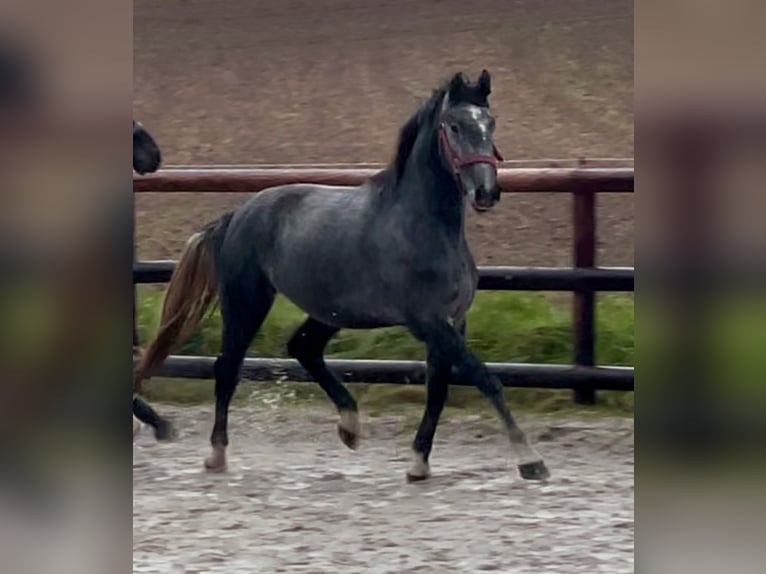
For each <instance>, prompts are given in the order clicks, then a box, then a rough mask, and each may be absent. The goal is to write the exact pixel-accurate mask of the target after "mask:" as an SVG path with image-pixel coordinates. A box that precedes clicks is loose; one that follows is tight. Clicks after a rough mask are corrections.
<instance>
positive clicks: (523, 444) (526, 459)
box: [508, 427, 543, 464]
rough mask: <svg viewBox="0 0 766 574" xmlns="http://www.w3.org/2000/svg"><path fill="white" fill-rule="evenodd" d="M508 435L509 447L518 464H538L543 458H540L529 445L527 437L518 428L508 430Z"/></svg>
mask: <svg viewBox="0 0 766 574" xmlns="http://www.w3.org/2000/svg"><path fill="white" fill-rule="evenodd" d="M508 435H509V437H510V439H511V447H512V448H513V450H514V451H515V453H516V456H517V457H518V460H519V464H527V463H530V462H540V461H542V460H543V457H541V456H540V453H538V452H537V451H536V450H535V448H534V447H533V446H532V445H531V444H529V441H528V440H527V435H526V434H524V432H523V431H522V430H521V429H520V428H519V427H514V428H513V429H511V430H509V432H508Z"/></svg>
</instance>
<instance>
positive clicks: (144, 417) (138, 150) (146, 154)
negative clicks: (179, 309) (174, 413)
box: [133, 120, 172, 440]
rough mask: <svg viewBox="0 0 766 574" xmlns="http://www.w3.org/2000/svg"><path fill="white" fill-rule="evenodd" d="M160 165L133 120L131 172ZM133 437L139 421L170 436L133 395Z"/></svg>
mask: <svg viewBox="0 0 766 574" xmlns="http://www.w3.org/2000/svg"><path fill="white" fill-rule="evenodd" d="M161 163H162V154H161V152H160V148H159V146H158V145H157V142H156V141H154V138H153V137H152V135H151V134H150V133H149V132H148V131H147V130H146V128H144V126H142V125H141V123H140V122H137V121H136V120H133V171H134V172H136V173H138V174H140V175H144V174H147V173H152V172H155V171H157V170H158V169H159V167H160V164H161ZM139 354H140V351H139V349H138V341H136V340H135V337H134V341H133V357H134V360H135V359H136V358H138V357H137V356H138V355H139ZM133 416H134V417H135V418H134V419H133V436H135V435H136V433H137V432H138V431H139V430H140V425H139V424H138V423H137V421H136V419H138V420H139V421H141V422H143V423H146V424H148V425H150V426H151V427H152V428H153V429H154V436H155V437H157V440H167V439H169V438H171V436H172V428H171V425H170V423H169V422H168V421H167V420H166V419H164V418H163V417H161V416H160V415H159V414H158V413H157V411H155V410H154V409H153V408H152V407H151V406H149V404H148V403H147V402H146V401H145V400H143V399H142V398H141V397H139V396H137V395H135V394H134V395H133Z"/></svg>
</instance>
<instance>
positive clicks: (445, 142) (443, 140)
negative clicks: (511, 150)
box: [439, 124, 503, 175]
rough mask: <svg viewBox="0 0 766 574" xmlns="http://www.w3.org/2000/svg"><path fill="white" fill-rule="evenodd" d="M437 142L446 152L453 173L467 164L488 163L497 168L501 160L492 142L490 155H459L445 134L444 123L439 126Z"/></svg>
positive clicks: (501, 157)
mask: <svg viewBox="0 0 766 574" xmlns="http://www.w3.org/2000/svg"><path fill="white" fill-rule="evenodd" d="M439 143H440V144H441V146H442V148H443V149H444V151H445V152H446V153H447V157H448V158H449V163H450V165H451V166H452V171H453V173H454V174H455V175H457V174H458V173H459V171H460V168H461V167H465V166H467V165H473V164H475V163H488V164H489V165H491V166H492V167H494V168H495V169H497V166H498V165H499V164H500V163H501V162H502V161H503V156H502V155H501V154H500V150H499V149H497V146H496V145H495V144H494V143H493V144H492V155H482V154H471V155H467V156H465V157H460V156H459V155H458V153H457V152H456V151H455V148H453V147H452V145H451V144H450V143H449V137H448V136H447V130H446V126H445V125H444V124H441V125H440V126H439Z"/></svg>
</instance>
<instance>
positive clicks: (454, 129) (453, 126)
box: [449, 124, 460, 134]
mask: <svg viewBox="0 0 766 574" xmlns="http://www.w3.org/2000/svg"><path fill="white" fill-rule="evenodd" d="M449 129H450V130H452V133H453V134H456V133H458V132H459V131H460V128H458V127H457V124H451V125H450V127H449Z"/></svg>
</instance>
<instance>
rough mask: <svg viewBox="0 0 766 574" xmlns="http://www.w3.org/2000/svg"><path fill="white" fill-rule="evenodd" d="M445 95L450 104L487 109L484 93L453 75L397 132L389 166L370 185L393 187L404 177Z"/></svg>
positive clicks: (458, 76)
mask: <svg viewBox="0 0 766 574" xmlns="http://www.w3.org/2000/svg"><path fill="white" fill-rule="evenodd" d="M447 92H449V94H450V101H451V102H452V103H466V104H473V105H475V106H482V107H489V101H488V99H487V96H488V95H489V94H488V93H484V92H483V91H482V90H480V89H479V88H478V87H477V86H476V85H471V84H468V83H467V82H466V81H465V80H464V76H462V74H456V75H455V76H454V77H453V78H452V79H450V80H447V81H446V82H444V83H443V84H442V85H441V86H439V87H438V88H437V89H435V90H434V91H433V92H432V93H431V97H430V98H428V99H427V100H426V101H425V102H423V103H422V104H421V105H420V106H419V107H418V109H417V111H415V113H414V114H413V115H412V116H411V117H410V119H408V120H407V122H406V123H405V124H404V125H403V126H402V128H401V130H399V139H398V143H397V146H396V153H395V154H394V157H393V159H392V160H391V162H390V163H389V165H388V166H387V167H386V168H385V169H383V170H381V171H379V172H378V173H376V174H375V175H374V176H373V177H372V178H371V181H372V183H374V184H377V185H380V186H383V187H389V186H390V187H393V186H395V185H396V184H397V182H398V181H399V180H400V179H401V178H402V175H404V169H405V167H406V166H407V160H408V159H409V157H410V154H411V153H412V149H413V148H414V147H415V141H416V140H417V137H418V134H419V133H420V131H421V130H422V129H423V128H424V127H425V126H428V125H429V123H431V122H433V121H434V120H435V116H436V114H437V112H438V111H439V108H440V106H441V104H442V101H443V100H444V95H445V94H446V93H447Z"/></svg>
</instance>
